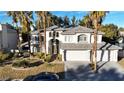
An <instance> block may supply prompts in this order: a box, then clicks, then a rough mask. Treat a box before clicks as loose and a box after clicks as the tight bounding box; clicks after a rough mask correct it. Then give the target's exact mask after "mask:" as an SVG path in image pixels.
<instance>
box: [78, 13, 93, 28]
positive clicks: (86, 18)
mask: <svg viewBox="0 0 124 93" xmlns="http://www.w3.org/2000/svg"><path fill="white" fill-rule="evenodd" d="M79 22H80V23H79V24H80V25H81V26H86V27H88V28H93V24H92V20H91V19H90V16H89V15H86V16H84V18H83V19H82V20H80V21H79Z"/></svg>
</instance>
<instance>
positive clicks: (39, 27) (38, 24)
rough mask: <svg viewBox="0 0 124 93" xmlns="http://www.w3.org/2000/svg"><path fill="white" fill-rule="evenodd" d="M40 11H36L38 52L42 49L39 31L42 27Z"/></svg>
mask: <svg viewBox="0 0 124 93" xmlns="http://www.w3.org/2000/svg"><path fill="white" fill-rule="evenodd" d="M42 13H43V12H42V11H37V12H36V14H37V28H38V32H39V47H40V52H41V51H42V38H41V32H40V29H41V28H43V20H42Z"/></svg>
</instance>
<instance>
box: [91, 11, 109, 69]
mask: <svg viewBox="0 0 124 93" xmlns="http://www.w3.org/2000/svg"><path fill="white" fill-rule="evenodd" d="M106 13H107V12H105V11H92V12H90V14H89V17H90V19H91V20H92V23H93V26H94V29H95V30H94V33H93V35H94V43H93V48H92V57H91V61H92V66H93V70H94V71H96V62H97V32H98V29H99V28H100V26H101V23H102V21H103V19H104V17H105V16H106Z"/></svg>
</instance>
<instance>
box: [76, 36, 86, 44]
mask: <svg viewBox="0 0 124 93" xmlns="http://www.w3.org/2000/svg"><path fill="white" fill-rule="evenodd" d="M78 42H79V43H80V42H87V36H86V35H79V36H78Z"/></svg>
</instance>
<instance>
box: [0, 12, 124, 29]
mask: <svg viewBox="0 0 124 93" xmlns="http://www.w3.org/2000/svg"><path fill="white" fill-rule="evenodd" d="M51 12H52V13H53V14H55V15H57V16H62V17H64V16H68V17H69V18H70V19H71V18H72V17H73V16H76V18H77V19H82V18H83V16H85V15H86V14H87V12H86V11H51ZM7 22H8V23H12V18H11V17H8V16H7V14H6V12H5V11H0V23H7ZM109 23H113V24H116V25H118V26H119V27H124V11H112V12H109V13H108V14H107V16H106V17H105V19H104V21H103V24H109Z"/></svg>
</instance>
